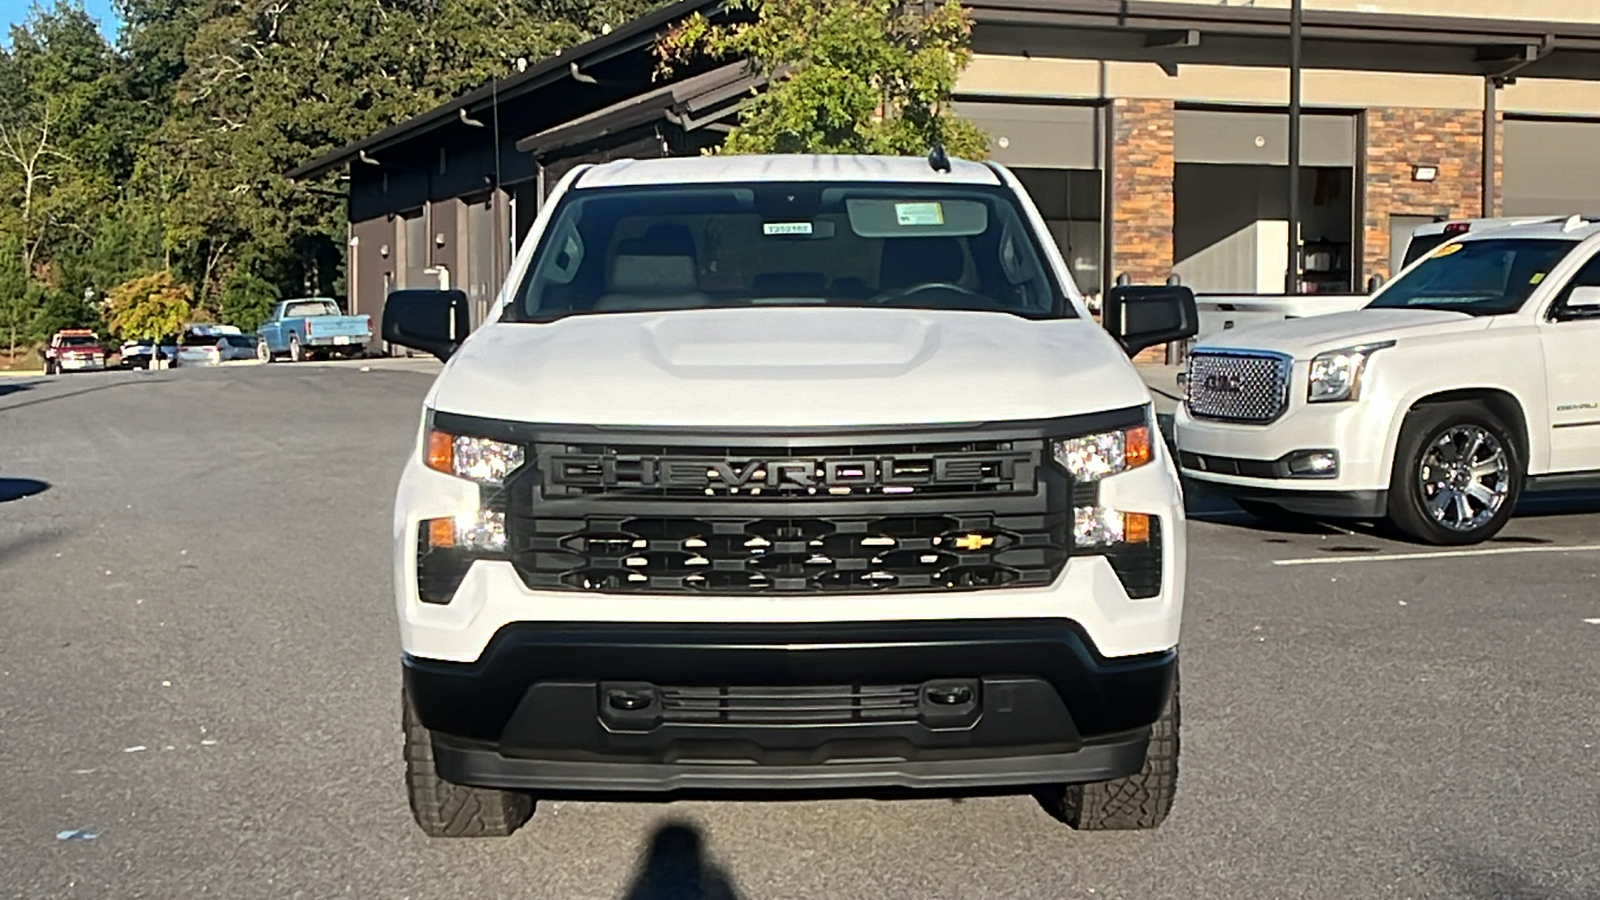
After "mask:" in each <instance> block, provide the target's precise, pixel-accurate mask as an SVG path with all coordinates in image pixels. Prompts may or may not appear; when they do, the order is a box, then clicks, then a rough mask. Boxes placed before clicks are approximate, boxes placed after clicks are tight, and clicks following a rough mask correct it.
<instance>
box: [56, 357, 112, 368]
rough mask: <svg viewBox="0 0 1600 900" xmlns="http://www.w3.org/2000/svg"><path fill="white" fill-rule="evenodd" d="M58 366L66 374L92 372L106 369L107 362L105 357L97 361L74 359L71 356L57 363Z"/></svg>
mask: <svg viewBox="0 0 1600 900" xmlns="http://www.w3.org/2000/svg"><path fill="white" fill-rule="evenodd" d="M57 365H59V366H60V367H61V370H62V371H64V372H69V371H70V372H91V371H99V370H101V369H104V368H105V367H106V361H105V359H104V358H103V357H101V358H95V359H74V358H72V357H70V356H69V357H63V358H62V359H61V360H60V361H59V362H58V363H57Z"/></svg>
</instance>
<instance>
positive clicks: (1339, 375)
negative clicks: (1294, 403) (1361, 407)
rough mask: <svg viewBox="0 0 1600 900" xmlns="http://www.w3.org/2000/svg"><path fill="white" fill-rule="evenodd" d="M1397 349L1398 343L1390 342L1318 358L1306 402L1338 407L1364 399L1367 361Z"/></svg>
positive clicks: (1329, 352)
mask: <svg viewBox="0 0 1600 900" xmlns="http://www.w3.org/2000/svg"><path fill="white" fill-rule="evenodd" d="M1393 346H1394V341H1387V342H1385V343H1382V344H1363V345H1361V346H1359V347H1346V348H1344V349H1343V350H1329V351H1328V352H1326V353H1319V354H1317V355H1316V357H1315V358H1314V359H1312V360H1311V381H1310V385H1309V386H1308V387H1307V388H1306V402H1308V403H1335V402H1338V401H1341V400H1358V399H1360V397H1361V373H1362V371H1364V370H1365V369H1366V367H1367V358H1368V357H1370V356H1371V355H1372V354H1373V353H1374V352H1376V351H1378V350H1382V349H1383V348H1384V347H1393Z"/></svg>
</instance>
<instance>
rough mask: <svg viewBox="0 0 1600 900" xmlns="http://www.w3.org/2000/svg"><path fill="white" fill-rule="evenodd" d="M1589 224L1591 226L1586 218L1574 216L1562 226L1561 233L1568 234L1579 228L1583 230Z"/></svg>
mask: <svg viewBox="0 0 1600 900" xmlns="http://www.w3.org/2000/svg"><path fill="white" fill-rule="evenodd" d="M1587 224H1589V223H1588V222H1587V221H1586V220H1585V219H1584V217H1583V216H1582V215H1576V216H1573V217H1572V218H1570V219H1568V220H1567V221H1566V222H1564V223H1562V225H1561V233H1562V234H1566V233H1567V232H1569V231H1577V230H1578V229H1579V228H1582V227H1583V226H1585V225H1587Z"/></svg>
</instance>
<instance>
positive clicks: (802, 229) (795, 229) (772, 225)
mask: <svg viewBox="0 0 1600 900" xmlns="http://www.w3.org/2000/svg"><path fill="white" fill-rule="evenodd" d="M761 233H762V234H767V235H772V234H810V233H811V223H810V222H765V223H763V224H762V225H761Z"/></svg>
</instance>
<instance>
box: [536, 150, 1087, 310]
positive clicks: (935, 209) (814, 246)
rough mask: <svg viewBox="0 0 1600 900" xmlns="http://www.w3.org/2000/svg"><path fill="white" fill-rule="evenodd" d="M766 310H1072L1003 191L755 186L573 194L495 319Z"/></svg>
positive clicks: (1013, 202)
mask: <svg viewBox="0 0 1600 900" xmlns="http://www.w3.org/2000/svg"><path fill="white" fill-rule="evenodd" d="M769 305H770V306H801V305H825V306H855V307H863V306H881V307H901V308H913V309H957V310H993V311H997V312H1006V313H1013V314H1016V315H1021V316H1027V317H1030V318H1062V317H1070V316H1072V315H1073V312H1072V307H1071V305H1070V304H1068V303H1067V302H1066V299H1065V296H1064V295H1063V294H1062V291H1061V288H1060V286H1059V285H1058V284H1057V283H1056V280H1055V279H1054V278H1053V277H1052V275H1051V273H1050V271H1049V269H1048V267H1047V266H1046V265H1045V264H1044V262H1043V260H1042V259H1041V254H1040V252H1039V248H1038V246H1037V245H1036V242H1035V239H1034V235H1033V232H1032V230H1031V229H1030V228H1029V227H1028V226H1027V224H1026V220H1025V219H1024V218H1023V216H1022V213H1021V210H1020V209H1019V208H1018V206H1017V203H1016V200H1015V199H1014V198H1013V197H1012V196H1011V194H1010V193H1009V192H1008V191H1006V190H1004V189H1002V188H985V187H982V186H954V185H952V186H944V185H936V184H848V183H837V182H826V183H816V182H798V183H782V182H769V183H757V184H727V185H719V184H697V185H682V186H659V185H657V186H641V187H622V188H601V189H589V190H576V191H573V192H572V193H570V194H568V195H567V197H566V198H565V199H564V200H563V201H562V203H561V207H560V208H559V209H558V210H557V211H556V213H555V215H554V217H553V219H552V223H551V225H550V226H549V227H548V228H547V229H546V230H545V233H544V237H543V239H542V242H541V245H540V247H539V251H538V253H537V254H535V256H534V262H533V265H532V266H531V267H530V269H529V271H528V274H527V275H526V276H525V277H524V279H523V282H522V284H521V286H520V287H519V289H518V291H517V293H516V296H515V298H514V300H513V301H512V302H511V303H509V304H507V307H506V312H505V317H506V319H507V320H508V321H550V320H553V319H559V318H562V317H565V316H569V315H576V314H587V313H607V312H639V311H644V310H679V309H697V308H710V307H720V308H731V307H753V306H769Z"/></svg>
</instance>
